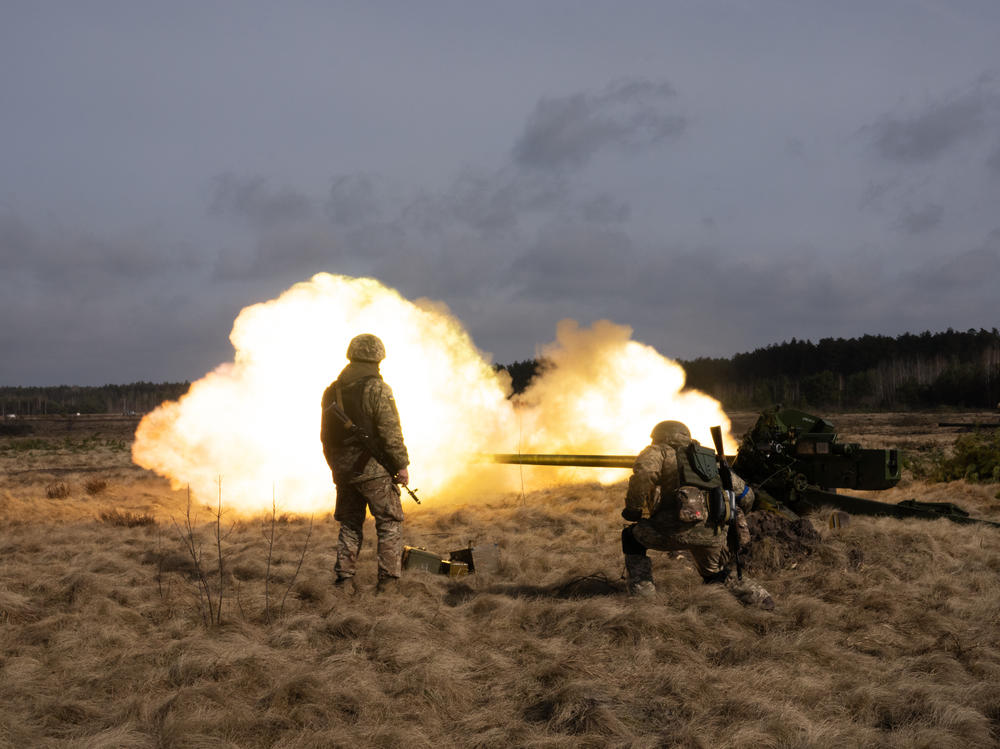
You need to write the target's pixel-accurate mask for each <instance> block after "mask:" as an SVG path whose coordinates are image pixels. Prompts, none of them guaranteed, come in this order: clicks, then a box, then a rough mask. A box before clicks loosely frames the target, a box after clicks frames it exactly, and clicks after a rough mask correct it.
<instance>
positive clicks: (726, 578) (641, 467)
mask: <svg viewBox="0 0 1000 749" xmlns="http://www.w3.org/2000/svg"><path fill="white" fill-rule="evenodd" d="M650 438H651V439H652V444H650V445H649V446H648V447H646V448H645V449H644V450H643V451H642V452H641V453H639V455H638V457H637V458H636V460H635V464H634V465H633V467H632V476H631V478H630V479H629V482H628V491H627V493H626V495H625V509H624V510H622V517H623V518H625V519H626V520H628V521H629V522H631V523H633V525H630V526H628V527H627V528H625V529H624V530H623V531H622V552H623V553H624V555H625V572H626V577H627V579H628V589H629V592H630V593H632V594H633V595H639V596H651V595H653V594H654V593H655V592H656V587H655V586H654V585H653V567H652V563H651V562H650V559H649V557H648V556H647V555H646V550H647V549H657V550H660V551H687V552H689V553H690V554H691V556H692V558H693V559H694V563H695V567H696V568H697V569H698V573H699V574H700V575H701V577H702V579H703V580H704V581H705V582H706V583H721V584H723V585H725V586H726V587H727V588H728V589H729V590H730V591H731V592H732V593H733V595H735V596H736V598H737V599H738V600H740V601H741V602H743V603H747V604H753V605H756V606H760V607H761V608H763V609H767V610H770V609H773V608H774V600H773V599H772V598H771V596H770V595H769V594H768V592H767V591H766V590H764V588H763V587H761V586H760V585H759V584H758V583H756V582H754V581H753V580H751V579H750V578H749V577H747V576H745V575H744V576H743V579H742V580H739V579H737V576H736V575H734V574H732V573H731V571H730V570H729V568H728V567H727V564H728V563H729V561H730V558H731V554H730V550H729V548H728V546H727V543H726V530H725V528H722V529H721V530H719V528H718V527H717V526H716V525H715V524H714V522H713V520H714V519H713V520H710V518H709V491H710V490H712V489H713V488H718V487H720V486H721V481H720V479H719V476H718V469H717V466H716V463H715V453H714V451H712V450H708V449H706V448H703V447H701V446H700V445H699V444H698V442H697V441H696V440H693V439H691V432H690V430H688V428H687V426H686V425H684V424H683V423H681V422H679V421H661V422H660V423H659V424H657V425H656V426H655V427H653V431H652V433H651V434H650ZM733 490H734V492H735V494H736V498H737V503H738V508H737V523H738V527H739V535H740V543H741V544H745V543H748V542H749V540H750V531H749V529H748V527H747V524H746V517H745V515H744V508H746V509H749V508H750V507H751V506H752V505H753V499H754V494H753V490H752V489H751V488H750V487H749V486H747V485H746V483H745V482H744V481H743V479H741V478H740V477H739V476H737V475H736V474H733ZM644 510H645V512H646V516H645V517H644V516H643V511H644Z"/></svg>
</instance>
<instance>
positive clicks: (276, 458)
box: [132, 273, 735, 512]
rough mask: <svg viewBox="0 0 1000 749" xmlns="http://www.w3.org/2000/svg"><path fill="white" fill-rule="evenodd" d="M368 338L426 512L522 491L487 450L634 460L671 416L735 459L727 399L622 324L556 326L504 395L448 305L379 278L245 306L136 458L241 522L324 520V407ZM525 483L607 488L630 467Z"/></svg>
mask: <svg viewBox="0 0 1000 749" xmlns="http://www.w3.org/2000/svg"><path fill="white" fill-rule="evenodd" d="M364 332H369V333H375V334H376V335H378V336H379V337H380V338H381V339H382V340H383V342H384V343H385V346H386V351H387V356H386V359H385V360H384V361H383V362H382V366H381V372H382V375H383V377H384V379H385V380H386V382H388V383H389V385H390V386H391V387H392V389H393V392H394V394H395V396H396V403H397V406H398V408H399V413H400V420H401V422H402V425H403V434H404V437H405V439H406V444H407V448H408V449H409V452H410V461H411V465H410V475H411V480H412V483H413V485H415V486H419V487H420V489H421V492H420V495H421V497H424V498H426V499H427V500H428V501H429V502H435V501H438V502H440V501H449V500H451V501H468V500H469V499H470V498H471V497H472V496H473V493H474V492H475V491H476V487H477V486H480V487H481V486H484V485H488V486H490V487H491V488H492V489H496V490H501V491H502V490H513V489H514V488H515V481H516V480H517V478H518V471H517V469H512V468H511V467H510V466H484V465H482V464H480V463H476V462H475V460H476V458H475V456H476V455H478V454H481V453H489V452H518V451H521V452H531V451H534V452H575V453H619V454H635V453H638V452H639V451H640V450H641V449H642V448H643V447H644V446H645V445H646V444H648V442H649V431H650V429H651V428H652V426H653V425H654V424H655V423H656V422H658V421H661V420H663V419H677V420H680V421H684V422H685V423H687V424H688V425H689V426H690V427H691V429H692V433H693V434H694V436H695V438H696V439H699V440H700V441H702V442H703V443H706V444H711V439H710V436H709V432H708V429H709V427H710V426H711V425H713V424H721V425H723V431H724V434H726V436H727V449H730V448H733V447H734V446H735V442H733V440H732V438H731V437H729V436H728V431H729V420H728V418H727V417H726V416H725V414H724V413H723V411H722V409H721V407H720V405H719V404H718V402H717V401H715V400H713V399H711V398H709V397H708V396H705V395H703V394H700V393H696V392H691V391H686V392H681V390H682V388H683V385H684V371H683V369H682V368H681V367H680V366H679V365H678V364H677V363H675V362H673V361H670V360H669V359H666V358H665V357H663V356H662V355H660V354H659V353H657V352H656V350H655V349H653V348H652V347H650V346H647V345H644V344H641V343H638V342H636V341H633V340H631V333H632V331H631V329H630V328H628V327H626V326H621V325H615V324H614V323H611V322H607V321H600V322H597V323H595V324H594V326H593V327H592V328H590V329H581V328H580V326H579V325H578V324H577V323H575V322H573V321H568V320H567V321H563V322H561V323H560V324H559V326H558V328H557V334H556V341H555V342H554V343H553V344H550V345H549V346H546V347H543V348H542V349H541V350H540V352H539V354H540V356H541V357H542V358H543V359H544V360H545V361H546V367H545V369H544V371H543V372H542V373H541V375H540V376H539V377H537V378H536V379H535V381H533V383H532V384H531V386H530V387H529V388H528V390H527V391H526V392H525V393H524V394H523V395H522V396H520V397H518V398H516V399H510V398H509V397H508V396H509V395H510V382H509V378H508V377H507V375H506V373H505V372H502V371H501V372H496V371H495V370H494V368H493V367H492V366H491V365H490V363H489V356H488V355H487V354H485V353H483V352H482V351H480V350H479V349H477V348H476V346H475V345H474V344H473V342H472V339H471V338H470V336H469V335H468V333H467V332H466V331H465V329H464V328H463V326H462V325H461V323H460V322H459V321H458V320H457V319H456V318H455V317H454V316H453V315H452V314H451V313H450V312H449V310H448V308H447V307H446V306H445V305H444V304H442V303H440V302H433V301H430V300H426V299H421V300H417V301H409V300H407V299H404V298H403V297H402V296H401V295H400V294H399V293H398V292H397V291H395V290H394V289H390V288H387V287H386V286H384V285H382V284H381V283H380V282H379V281H377V280H375V279H372V278H350V277H347V276H337V275H331V274H327V273H320V274H317V275H316V276H314V277H313V278H312V279H310V280H309V281H306V282H302V283H298V284H296V285H295V286H293V287H292V288H290V289H288V290H287V291H286V292H284V293H283V294H282V295H281V296H279V297H278V298H277V299H273V300H271V301H268V302H264V303H261V304H255V305H253V306H250V307H247V308H245V309H244V310H243V311H242V312H241V313H240V314H239V316H238V317H237V318H236V321H235V323H234V325H233V330H232V333H231V334H230V340H231V341H232V344H233V346H234V348H235V350H236V354H235V357H234V359H233V361H232V362H231V363H227V364H223V365H221V366H219V367H218V368H217V369H216V370H215V371H213V372H210V373H209V374H207V375H205V376H204V377H203V378H202V379H200V380H198V381H196V382H194V383H193V384H192V386H191V388H190V390H189V391H188V393H187V394H185V395H184V396H183V397H182V398H181V399H180V400H178V401H175V402H174V401H171V402H167V403H164V404H162V405H161V406H160V407H159V408H157V409H156V410H155V411H153V412H151V413H149V414H148V415H147V416H146V417H144V418H143V420H142V422H141V423H140V424H139V427H138V429H137V430H136V435H135V442H134V445H133V450H132V457H133V460H134V461H135V463H136V464H138V465H139V466H141V467H143V468H148V469H150V470H153V471H155V472H156V473H158V474H160V475H162V476H165V477H167V478H169V479H170V480H171V485H172V486H173V487H174V488H175V489H180V488H183V487H184V486H189V487H190V488H191V492H192V495H193V496H194V497H195V498H196V499H197V500H199V501H203V502H210V501H212V499H213V498H214V497H216V496H217V495H218V493H219V492H221V496H222V499H223V501H224V503H225V504H226V505H227V506H231V507H233V508H235V509H237V510H241V511H245V512H254V511H261V510H265V509H269V508H270V506H271V501H272V498H274V499H275V500H276V501H277V503H278V505H279V506H280V507H281V508H282V509H284V510H289V511H293V512H313V511H323V510H328V509H330V508H331V507H332V503H333V496H334V493H333V485H332V482H331V477H330V471H329V469H328V468H327V466H326V462H325V461H324V459H323V454H322V449H321V446H320V442H319V425H320V409H319V401H320V396H321V395H322V393H323V390H324V389H325V388H326V386H327V385H329V383H330V382H331V381H332V380H333V379H335V378H336V376H337V374H338V373H339V372H340V370H341V369H342V368H343V366H344V365H345V364H346V363H347V362H346V359H345V358H344V352H345V350H346V348H347V343H348V341H350V339H351V338H353V337H354V336H355V335H357V334H358V333H364ZM530 475H531V476H532V477H533V479H538V480H544V481H546V482H565V481H573V480H576V481H579V480H594V479H597V478H599V477H600V478H601V479H602V480H605V481H614V480H619V479H621V478H623V477H624V476H626V475H627V471H621V470H614V469H611V470H609V471H606V472H605V471H594V470H593V469H577V470H570V471H566V470H554V469H543V468H538V469H531V470H530ZM404 497H405V495H404ZM408 506H409V507H412V505H408Z"/></svg>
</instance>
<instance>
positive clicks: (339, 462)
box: [320, 336, 409, 584]
mask: <svg viewBox="0 0 1000 749" xmlns="http://www.w3.org/2000/svg"><path fill="white" fill-rule="evenodd" d="M361 337H362V336H359V337H358V338H361ZM370 337H371V338H375V337H374V336H370ZM355 340H357V339H355ZM375 340H376V341H378V339H377V338H375ZM378 343H379V347H381V341H379V342H378ZM353 345H354V341H352V346H353ZM351 351H352V349H351V348H349V349H348V352H349V356H350V352H351ZM382 356H384V349H383V353H382ZM380 359H381V357H379V359H378V360H375V361H364V360H361V359H359V358H358V357H356V356H355V357H354V358H352V360H351V362H350V363H349V364H348V365H347V366H346V367H345V368H344V370H343V371H342V372H341V373H340V375H339V376H338V377H337V379H336V380H335V381H334V382H333V383H331V384H330V386H329V387H328V388H327V389H326V391H325V392H324V393H323V400H322V405H323V418H322V425H321V427H320V440H321V441H322V443H323V454H324V456H325V457H326V462H327V464H328V465H329V466H330V469H331V471H332V472H333V481H334V483H335V484H336V485H337V505H336V509H335V511H334V518H335V519H336V520H337V521H339V522H340V535H339V538H338V541H337V564H336V567H335V570H336V573H337V581H338V582H342V581H345V580H349V579H350V578H353V577H354V573H355V571H356V569H357V559H358V552H359V551H360V550H361V543H362V540H363V528H364V523H365V510H366V509H368V508H370V509H371V513H372V516H373V517H374V518H375V531H376V533H377V535H378V577H379V582H380V584H381V583H383V582H384V581H390V580H395V579H397V578H398V577H399V574H400V562H401V559H402V553H403V539H402V523H403V507H402V504H401V502H400V490H399V487H398V486H397V485H396V484H395V482H394V481H393V477H394V476H395V475H396V473H398V472H399V471H401V470H403V469H404V468H406V467H407V465H409V456H408V454H407V451H406V445H405V444H404V442H403V431H402V427H401V426H400V423H399V412H398V411H397V410H396V401H395V400H394V399H393V397H392V389H391V388H390V387H389V385H388V384H386V383H385V382H384V381H383V380H382V377H381V375H380V374H379V370H378V366H379V365H378V361H379V360H380ZM338 386H339V388H340V392H341V400H342V407H343V409H344V410H345V411H346V412H347V414H348V416H350V417H351V420H352V421H354V423H355V424H357V425H358V426H359V427H361V428H362V429H363V430H364V431H365V432H367V433H368V434H369V435H370V436H371V437H373V438H374V439H375V440H376V441H377V442H378V443H379V444H380V445H381V446H382V457H383V458H385V460H386V462H387V463H388V464H389V467H390V468H392V469H393V473H392V475H390V474H389V473H388V472H387V471H386V470H385V469H384V468H383V467H382V466H381V465H379V464H378V462H377V461H375V460H374V459H373V458H372V457H371V454H370V453H368V452H367V451H366V450H365V449H364V447H362V446H361V445H359V444H356V443H353V442H351V441H349V440H348V441H346V442H345V441H344V430H343V427H342V424H341V422H340V420H339V419H338V418H337V416H336V415H335V414H334V413H333V412H332V411H331V410H330V409H329V408H328V406H329V405H330V404H331V403H332V402H335V401H336V400H337V389H338Z"/></svg>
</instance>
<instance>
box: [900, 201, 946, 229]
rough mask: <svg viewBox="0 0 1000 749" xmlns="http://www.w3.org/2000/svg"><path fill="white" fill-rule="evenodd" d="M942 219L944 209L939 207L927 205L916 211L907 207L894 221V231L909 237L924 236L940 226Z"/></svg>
mask: <svg viewBox="0 0 1000 749" xmlns="http://www.w3.org/2000/svg"><path fill="white" fill-rule="evenodd" d="M943 218H944V208H943V207H942V206H940V205H935V204H933V203H928V204H927V205H925V206H923V207H922V208H916V209H914V208H912V207H910V206H907V207H906V208H905V209H904V210H903V214H902V215H901V216H900V217H899V219H898V220H897V221H896V229H898V230H899V231H901V232H903V233H904V234H909V235H910V236H915V235H917V234H924V233H925V232H928V231H930V230H931V229H934V228H935V227H936V226H937V225H938V224H940V223H941V220H942V219H943Z"/></svg>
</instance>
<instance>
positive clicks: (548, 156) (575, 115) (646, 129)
mask: <svg viewBox="0 0 1000 749" xmlns="http://www.w3.org/2000/svg"><path fill="white" fill-rule="evenodd" d="M674 95H675V94H674V90H673V88H671V86H670V85H669V84H667V83H652V82H650V81H640V80H633V81H620V82H617V83H614V84H612V85H611V86H609V87H608V88H606V89H605V90H604V91H601V92H599V93H588V92H581V93H576V94H571V95H569V96H563V97H545V98H543V99H541V101H539V102H538V104H537V105H536V106H535V109H534V111H533V112H532V113H531V115H530V117H529V118H528V122H527V124H526V125H525V128H524V131H523V132H522V133H521V135H520V137H519V138H518V139H517V141H516V143H515V144H514V150H513V158H514V162H515V163H516V164H518V165H520V166H527V167H537V168H541V169H560V168H565V167H580V166H583V165H585V164H586V163H587V162H588V161H590V159H591V158H593V156H594V155H596V154H597V153H598V152H600V151H601V150H603V149H606V148H609V147H615V148H620V149H626V150H633V149H641V148H645V147H649V146H651V145H654V144H656V143H659V142H660V141H662V140H664V139H666V138H670V137H676V136H678V135H680V134H681V133H682V132H683V131H684V128H685V127H686V125H687V121H686V119H685V118H684V117H683V116H682V115H679V114H675V113H672V112H670V111H668V109H667V107H668V105H669V104H671V103H672V100H673V97H674Z"/></svg>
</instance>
